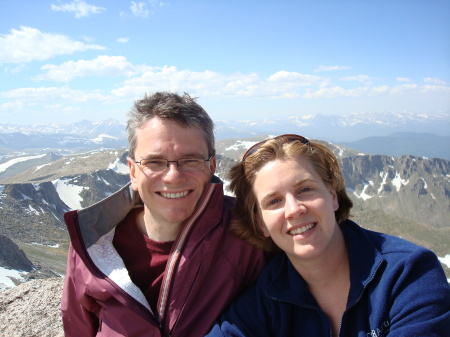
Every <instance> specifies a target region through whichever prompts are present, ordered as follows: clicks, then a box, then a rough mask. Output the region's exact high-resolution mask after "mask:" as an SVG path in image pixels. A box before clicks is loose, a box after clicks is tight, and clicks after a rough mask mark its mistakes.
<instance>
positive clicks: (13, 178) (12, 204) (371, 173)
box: [0, 120, 450, 284]
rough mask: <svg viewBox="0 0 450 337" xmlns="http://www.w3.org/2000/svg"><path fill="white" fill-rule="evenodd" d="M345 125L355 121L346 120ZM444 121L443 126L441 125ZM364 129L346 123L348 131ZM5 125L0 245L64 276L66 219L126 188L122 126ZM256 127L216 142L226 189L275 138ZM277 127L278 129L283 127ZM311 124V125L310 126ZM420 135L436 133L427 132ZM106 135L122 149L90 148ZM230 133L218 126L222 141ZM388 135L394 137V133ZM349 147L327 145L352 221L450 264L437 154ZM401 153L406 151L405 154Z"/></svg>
mask: <svg viewBox="0 0 450 337" xmlns="http://www.w3.org/2000/svg"><path fill="white" fill-rule="evenodd" d="M341 122H342V120H341ZM391 122H392V121H391ZM242 123H244V122H242ZM245 123H249V122H245ZM347 123H350V122H349V120H347ZM392 123H393V122H392ZM430 123H431V124H433V123H436V121H434V122H430ZM440 123H441V124H442V125H444V124H445V122H444V120H441V121H440ZM363 124H364V123H362V122H360V123H356V124H354V125H353V126H351V125H350V124H348V126H347V127H356V126H355V125H360V126H361V125H363ZM1 125H2V126H1V128H0V141H1V140H2V139H5V138H2V137H6V138H8V137H9V136H11V135H14V134H16V135H15V136H14V137H16V138H13V137H10V138H9V139H10V140H13V139H15V140H14V141H11V142H10V143H8V147H7V146H5V143H1V147H2V151H4V152H2V155H3V157H2V158H1V160H0V238H2V240H3V242H7V239H10V240H12V242H14V243H15V244H16V245H17V246H18V249H20V250H23V252H24V254H25V255H26V258H28V259H29V260H31V261H32V263H33V266H34V267H33V268H34V269H33V270H34V272H33V273H29V272H28V273H29V274H26V275H31V276H28V277H32V278H36V277H38V276H37V275H42V277H46V276H48V275H53V276H54V275H55V274H59V275H61V274H64V270H65V259H66V254H67V248H68V244H69V239H68V234H67V230H66V228H65V225H64V223H63V221H62V216H63V214H64V212H66V211H68V210H70V209H77V208H81V207H86V206H88V205H91V204H92V203H95V202H97V201H99V200H101V199H103V198H105V197H107V196H108V195H110V194H112V193H114V192H115V191H116V190H118V189H119V188H120V187H121V186H123V185H124V184H126V183H127V182H128V181H129V176H128V166H127V149H126V148H125V145H126V134H125V132H124V125H123V124H121V123H119V122H117V121H113V120H110V121H108V122H101V123H92V122H88V121H84V122H80V123H77V124H74V125H71V126H65V127H62V126H57V125H47V126H34V127H31V126H30V127H28V129H27V128H26V127H24V126H22V127H17V126H11V125H6V124H1ZM242 125H244V124H239V123H235V124H234V126H232V125H228V126H227V128H228V129H229V130H237V127H238V126H239V127H240V126H242ZM255 125H260V126H261V125H263V124H258V123H257V122H254V124H253V127H254V128H253V129H251V130H250V129H248V130H250V131H248V132H250V133H251V134H250V135H248V137H242V138H221V137H222V136H218V137H217V141H216V150H217V163H218V166H217V175H218V176H219V177H221V179H222V180H224V183H225V186H227V184H228V182H227V172H228V170H229V168H230V167H231V165H233V164H234V163H235V162H236V160H238V158H239V157H240V156H241V155H242V153H243V152H245V150H246V149H247V148H249V147H250V146H251V145H253V144H255V143H256V142H258V141H260V140H262V139H264V138H266V137H267V135H269V134H279V133H281V132H269V131H270V130H269V129H264V128H263V127H260V126H258V127H257V126H255ZM272 125H273V124H272ZM281 125H282V124H281V122H280V124H279V127H281ZM284 125H285V126H286V124H284ZM311 125H312V124H310V125H309V126H310V127H312V126H311ZM424 125H429V124H426V123H425V124H424ZM366 126H367V125H366ZM221 127H222V128H223V127H224V126H223V124H221V123H219V122H216V128H217V129H218V131H220V128H221ZM304 127H305V126H304ZM361 127H362V126H361ZM244 129H245V128H244ZM306 129H308V127H306ZM306 129H305V130H306ZM422 129H423V131H430V130H427V128H426V127H425V126H424V127H423V128H422ZM70 130H77V131H76V134H69V133H68V132H69V131H70ZM255 130H263V131H264V132H266V133H264V134H258V132H256V131H255ZM272 130H275V129H272ZM294 131H295V130H291V131H289V130H285V131H284V132H294ZM103 132H109V135H108V136H103V137H102V139H115V141H117V142H118V143H112V144H113V145H114V144H119V143H120V144H121V146H118V147H111V148H109V146H103V145H105V144H104V143H101V142H99V143H95V142H93V141H92V140H94V139H97V140H98V139H100V138H99V136H100V135H104V133H103ZM224 132H225V131H224V129H222V133H221V134H222V135H223V134H224ZM253 132H254V134H253ZM261 132H262V131H261ZM284 132H283V133H284ZM296 133H301V134H305V132H301V131H296ZM19 134H20V135H22V137H25V136H24V135H28V136H29V137H34V136H36V135H37V138H35V139H40V140H42V139H44V138H45V137H44V136H46V137H47V136H48V137H49V138H48V139H53V141H56V139H58V137H61V138H60V139H61V140H63V139H65V140H67V139H72V140H73V139H78V140H79V139H83V141H86V142H87V140H91V141H92V142H91V143H89V144H88V143H86V144H88V145H86V144H85V145H82V146H81V145H80V143H79V142H78V145H77V146H75V145H74V144H76V143H77V142H75V141H74V142H73V143H71V142H70V141H66V142H61V143H58V144H57V143H53V145H52V144H51V143H50V144H49V145H52V146H50V147H46V148H39V144H41V143H39V142H38V141H36V143H33V142H32V141H31V142H30V140H31V139H32V138H29V139H28V140H27V142H28V143H27V144H28V145H27V146H26V147H23V148H21V150H20V151H22V152H20V153H19V152H17V151H18V150H15V148H18V147H20V145H18V144H17V143H15V142H16V141H19V142H20V139H21V137H20V136H19ZM219 134H220V132H219ZM420 135H423V136H424V137H425V136H427V137H428V138H429V139H434V137H437V138H436V139H438V140H440V141H442V139H441V138H439V137H442V138H445V139H448V135H447V136H445V134H444V135H437V134H436V133H430V134H428V135H426V134H420ZM420 135H419V134H416V133H414V132H413V131H409V133H408V134H407V135H406V134H405V135H404V136H405V137H403V136H402V137H399V138H400V139H402V140H403V141H404V140H405V139H407V137H406V136H408V137H409V138H408V139H411V140H412V143H409V146H412V145H414V140H415V141H416V142H417V144H418V145H419V144H420V145H423V146H424V147H426V146H425V145H426V142H423V141H421V138H420ZM367 136H369V134H368V135H367ZM51 137H53V138H51ZM71 137H73V138H71ZM330 137H331V134H330ZM373 137H374V138H375V139H378V138H377V137H379V138H380V139H379V140H380V141H381V140H386V139H389V137H386V136H380V135H376V136H373ZM391 137H392V138H396V137H398V136H397V135H396V134H395V133H394V134H393V136H391ZM318 138H319V137H318ZM322 138H323V137H322ZM367 138H369V137H367ZM119 140H120V142H119ZM359 142H363V141H362V140H360V141H359ZM371 143H374V141H373V142H367V143H366V146H369V145H370V144H371ZM22 144H25V142H24V143H22ZM95 144H96V145H95ZM124 144H125V145H124ZM352 144H353V143H352V142H342V143H334V142H331V143H330V146H331V147H332V148H333V151H334V152H335V154H336V155H337V156H338V157H339V159H340V161H341V164H342V168H343V172H344V175H345V179H346V184H347V189H348V193H349V195H350V196H351V198H352V200H353V201H354V204H355V206H354V208H353V211H352V217H353V219H354V220H355V221H356V222H358V223H359V224H361V225H362V226H363V227H366V228H369V229H373V230H376V231H380V232H385V233H389V234H393V235H397V236H401V237H403V238H405V239H408V240H410V241H413V242H415V243H417V244H420V245H422V246H425V247H428V248H430V249H432V250H433V251H434V252H435V253H436V254H437V255H438V256H439V257H440V258H441V259H443V260H442V261H446V260H445V257H447V259H448V260H450V222H449V216H448V215H449V210H450V162H449V160H447V159H445V158H443V157H441V156H438V155H436V156H418V155H410V154H406V155H403V154H402V155H393V154H388V155H384V154H370V152H368V153H364V151H361V150H360V149H355V148H354V147H353V146H351V145H352ZM389 144H390V147H391V148H393V147H394V146H393V145H392V142H391V143H389V142H387V145H389ZM55 145H58V146H55ZM59 145H60V147H59ZM72 145H73V146H72ZM94 145H95V146H94ZM110 145H111V144H110ZM33 146H34V147H33ZM412 147H414V146H412ZM438 147H440V148H441V150H443V149H442V148H445V146H442V144H441V145H440V146H438ZM418 148H419V146H418ZM80 150H83V152H80ZM425 150H426V149H425ZM447 150H448V149H447ZM13 151H16V152H15V153H14V154H13ZM398 151H403V148H399V149H398ZM400 153H401V152H400ZM441 153H444V152H441ZM10 246H11V245H9V246H8V247H10ZM11 247H12V246H11ZM0 255H1V254H0ZM19 255H20V254H19ZM10 260H11V259H8V261H10ZM1 261H6V260H5V259H3V260H2V256H0V268H1V267H5V268H6V267H7V266H5V265H2V262H1ZM443 266H444V268H445V271H446V273H447V276H448V278H449V279H450V265H448V266H446V265H445V263H444V262H443ZM0 284H1V281H0Z"/></svg>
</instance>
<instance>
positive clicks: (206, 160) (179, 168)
mask: <svg viewBox="0 0 450 337" xmlns="http://www.w3.org/2000/svg"><path fill="white" fill-rule="evenodd" d="M213 157H214V156H213V155H211V156H210V157H209V158H208V159H204V158H180V159H177V160H168V159H163V158H144V159H141V160H139V161H137V160H133V162H134V163H135V164H139V165H140V166H141V167H143V168H146V169H148V170H150V171H152V172H154V173H161V172H164V171H165V170H167V169H168V168H169V165H170V163H176V164H177V169H178V170H180V171H181V172H195V171H196V170H194V171H185V170H183V169H182V168H181V167H182V166H181V165H180V160H203V162H204V163H206V162H208V161H211V159H212V158H213ZM145 160H156V161H161V162H162V161H165V162H166V165H165V168H163V169H162V170H160V171H155V170H153V169H151V168H149V167H147V166H146V165H144V164H142V161H145ZM203 169H204V167H203V168H201V169H200V168H199V169H198V170H203Z"/></svg>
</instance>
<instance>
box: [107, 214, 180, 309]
mask: <svg viewBox="0 0 450 337" xmlns="http://www.w3.org/2000/svg"><path fill="white" fill-rule="evenodd" d="M141 211H142V208H137V209H133V210H132V211H131V212H130V213H128V215H127V216H126V217H125V219H123V220H122V221H121V222H120V223H119V225H118V226H117V227H116V232H115V234H114V240H113V244H114V247H115V248H116V250H117V252H118V253H119V255H120V256H121V257H122V259H123V261H124V263H125V266H126V267H127V269H128V274H129V275H130V278H131V280H132V281H133V282H134V283H135V284H136V285H137V286H138V287H139V288H140V289H141V290H142V292H143V293H144V295H145V297H146V298H147V301H148V303H149V304H150V306H151V308H152V310H154V311H156V305H157V302H158V297H159V291H160V289H161V284H162V280H163V277H164V272H165V269H166V264H167V260H168V258H169V254H170V251H171V249H172V245H173V241H170V242H157V241H153V240H152V239H150V238H149V237H148V236H146V235H145V234H143V233H142V232H141V231H140V230H139V228H138V225H137V222H136V215H137V214H138V213H139V212H141Z"/></svg>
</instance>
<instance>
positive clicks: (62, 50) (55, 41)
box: [0, 26, 105, 63]
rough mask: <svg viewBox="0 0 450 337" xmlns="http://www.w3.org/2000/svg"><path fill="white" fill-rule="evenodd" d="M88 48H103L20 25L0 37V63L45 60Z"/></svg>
mask: <svg viewBox="0 0 450 337" xmlns="http://www.w3.org/2000/svg"><path fill="white" fill-rule="evenodd" d="M89 49H94V50H103V49H105V48H104V47H102V46H99V45H95V44H85V43H83V42H79V41H74V40H72V39H71V38H70V37H67V36H65V35H61V34H54V33H43V32H41V31H40V30H39V29H36V28H31V27H24V26H23V27H20V30H17V29H14V28H13V29H11V31H10V34H8V35H5V34H3V35H2V36H1V37H0V63H23V62H31V61H34V60H39V61H42V60H47V59H49V58H51V57H53V56H56V55H67V54H73V53H74V52H77V51H85V50H89Z"/></svg>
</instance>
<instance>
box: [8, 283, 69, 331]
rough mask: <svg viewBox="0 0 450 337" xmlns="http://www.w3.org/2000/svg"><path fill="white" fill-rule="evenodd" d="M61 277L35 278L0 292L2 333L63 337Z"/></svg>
mask: <svg viewBox="0 0 450 337" xmlns="http://www.w3.org/2000/svg"><path fill="white" fill-rule="evenodd" d="M62 286H63V279H62V278H53V279H46V280H34V281H29V282H25V283H22V284H20V285H18V286H17V287H14V288H12V289H9V290H6V291H3V292H0V336H5V337H22V336H24V337H25V336H39V337H63V336H64V333H63V330H62V322H61V314H60V298H61V291H62Z"/></svg>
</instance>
